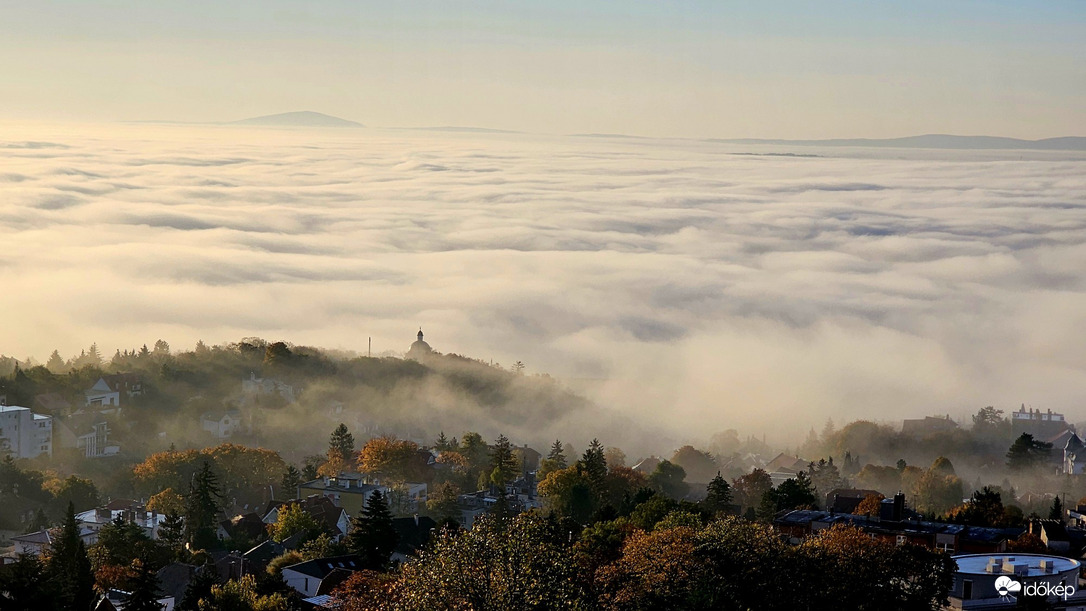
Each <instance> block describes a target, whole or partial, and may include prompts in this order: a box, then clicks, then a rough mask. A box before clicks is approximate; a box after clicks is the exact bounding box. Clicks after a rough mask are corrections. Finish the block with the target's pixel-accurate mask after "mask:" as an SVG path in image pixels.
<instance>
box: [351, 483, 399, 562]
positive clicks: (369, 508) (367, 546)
mask: <svg viewBox="0 0 1086 611" xmlns="http://www.w3.org/2000/svg"><path fill="white" fill-rule="evenodd" d="M399 539H400V536H399V535H398V534H396V530H395V529H394V528H393V527H392V512H391V511H389V508H388V501H387V500H385V497H384V495H383V494H381V491H380V490H376V491H374V492H373V494H371V495H370V498H369V499H367V500H366V506H365V507H363V508H362V511H361V512H360V513H359V515H358V517H356V518H355V519H353V520H352V521H351V532H350V534H349V535H347V547H348V548H349V549H350V550H351V551H352V552H354V553H356V554H358V555H360V556H362V566H363V567H364V568H367V569H371V570H374V571H383V570H385V569H387V568H388V565H389V560H390V559H391V557H392V552H393V551H394V550H395V549H396V543H397V542H399Z"/></svg>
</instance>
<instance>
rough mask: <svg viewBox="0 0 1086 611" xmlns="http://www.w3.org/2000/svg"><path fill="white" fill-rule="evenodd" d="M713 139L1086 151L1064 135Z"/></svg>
mask: <svg viewBox="0 0 1086 611" xmlns="http://www.w3.org/2000/svg"><path fill="white" fill-rule="evenodd" d="M708 141H710V142H726V143H729V144H786V145H794V146H867V147H885V148H929V149H1028V150H1039V151H1086V137H1082V136H1064V137H1061V138H1045V139H1042V140H1022V139H1019V138H1004V137H1000V136H954V135H950V134H924V135H922V136H906V137H904V138H883V139H879V138H851V139H850V138H834V139H829V140H769V139H761V138H731V139H724V138H709V139H708Z"/></svg>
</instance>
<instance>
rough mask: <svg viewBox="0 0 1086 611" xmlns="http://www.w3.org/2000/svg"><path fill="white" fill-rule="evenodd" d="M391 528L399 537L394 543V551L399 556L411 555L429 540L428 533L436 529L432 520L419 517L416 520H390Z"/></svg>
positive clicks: (435, 524) (435, 523)
mask: <svg viewBox="0 0 1086 611" xmlns="http://www.w3.org/2000/svg"><path fill="white" fill-rule="evenodd" d="M392 528H393V529H394V530H395V531H396V534H397V535H399V536H400V538H399V541H397V542H396V551H397V552H400V553H401V554H411V553H414V552H415V551H416V550H418V549H419V548H420V547H422V546H424V545H426V543H427V542H428V541H429V540H430V533H431V532H432V531H433V530H435V529H437V522H435V521H434V519H433V518H429V517H426V516H420V517H418V518H413V517H412V518H392Z"/></svg>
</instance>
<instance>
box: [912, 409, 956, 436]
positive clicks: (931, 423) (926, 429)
mask: <svg viewBox="0 0 1086 611" xmlns="http://www.w3.org/2000/svg"><path fill="white" fill-rule="evenodd" d="M957 429H958V423H957V422H954V421H953V420H951V419H950V415H949V414H947V415H946V416H945V417H944V416H925V417H924V418H916V419H911V420H904V421H903V422H902V423H901V432H902V433H904V434H905V435H911V436H913V437H924V436H927V435H931V434H932V433H949V432H951V431H955V430H957Z"/></svg>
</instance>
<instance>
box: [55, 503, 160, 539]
mask: <svg viewBox="0 0 1086 611" xmlns="http://www.w3.org/2000/svg"><path fill="white" fill-rule="evenodd" d="M117 518H120V519H122V520H124V521H125V522H129V523H132V524H135V525H137V526H139V527H140V528H142V529H143V532H144V533H145V534H146V535H147V536H149V537H151V538H152V539H158V530H159V528H160V527H161V526H162V522H163V521H165V519H166V514H164V513H158V512H157V511H148V510H147V508H146V507H145V506H144V505H143V504H141V503H137V502H136V501H125V500H116V501H113V502H111V503H109V504H108V505H103V506H102V507H98V508H96V509H88V510H87V511H84V512H82V513H77V514H75V519H76V520H78V521H79V522H80V526H81V528H84V529H87V530H89V531H92V532H94V533H95V534H96V536H97V533H98V531H99V530H101V528H102V527H103V526H105V525H106V524H109V523H110V522H112V521H114V520H116V519H117ZM95 540H97V538H96V539H95Z"/></svg>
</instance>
